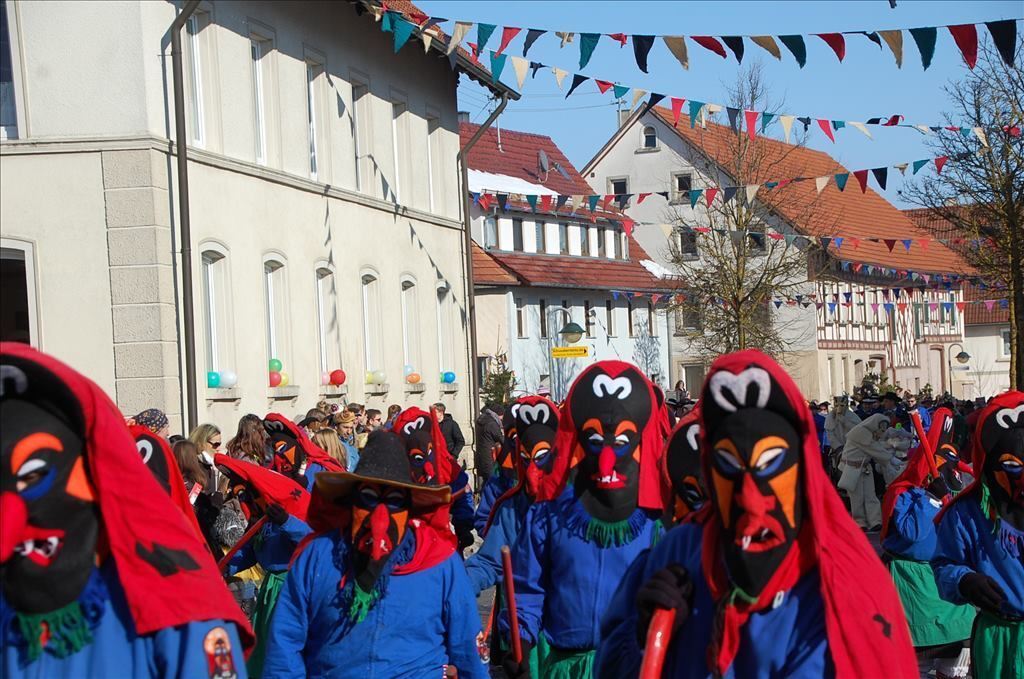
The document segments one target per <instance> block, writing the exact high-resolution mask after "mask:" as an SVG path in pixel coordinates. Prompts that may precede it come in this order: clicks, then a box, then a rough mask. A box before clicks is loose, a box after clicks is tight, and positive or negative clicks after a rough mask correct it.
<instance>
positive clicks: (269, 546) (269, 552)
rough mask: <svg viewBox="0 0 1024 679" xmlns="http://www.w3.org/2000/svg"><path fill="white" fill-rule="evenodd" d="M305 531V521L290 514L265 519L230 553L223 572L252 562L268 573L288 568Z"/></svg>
mask: <svg viewBox="0 0 1024 679" xmlns="http://www.w3.org/2000/svg"><path fill="white" fill-rule="evenodd" d="M317 466H319V465H317ZM309 532H310V528H309V526H308V525H307V524H306V522H305V521H302V520H301V519H298V518H296V517H294V516H291V515H289V516H288V520H287V521H285V522H284V523H283V524H281V525H280V526H279V525H277V524H276V523H274V522H272V521H267V522H265V523H264V524H263V527H262V528H261V529H260V532H259V533H257V534H256V535H255V536H253V538H252V539H251V540H249V542H247V543H246V544H245V545H244V546H243V547H242V548H241V549H239V550H238V551H237V552H235V555H234V556H233V557H231V561H230V562H229V563H228V568H227V575H234V574H235V573H238V572H239V571H244V570H246V569H247V568H252V567H253V566H255V565H256V564H259V565H260V566H262V567H263V569H264V570H267V571H270V572H271V573H280V572H281V571H286V570H288V562H289V561H291V558H292V552H294V551H295V548H296V547H297V546H298V544H299V542H301V541H302V538H304V537H306V536H307V535H308V534H309Z"/></svg>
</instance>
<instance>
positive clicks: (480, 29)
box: [476, 23, 500, 54]
mask: <svg viewBox="0 0 1024 679" xmlns="http://www.w3.org/2000/svg"><path fill="white" fill-rule="evenodd" d="M495 28H497V26H495V25H494V24H479V23H478V24H477V25H476V47H477V49H476V51H477V54H479V53H481V52H483V51H484V48H485V47H486V46H487V41H488V40H490V39H491V34H492V33H494V29H495ZM499 51H500V50H499Z"/></svg>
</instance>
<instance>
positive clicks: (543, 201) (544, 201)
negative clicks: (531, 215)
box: [540, 194, 551, 212]
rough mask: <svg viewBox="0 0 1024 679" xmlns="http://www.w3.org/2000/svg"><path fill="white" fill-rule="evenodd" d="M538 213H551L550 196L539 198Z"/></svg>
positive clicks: (545, 195)
mask: <svg viewBox="0 0 1024 679" xmlns="http://www.w3.org/2000/svg"><path fill="white" fill-rule="evenodd" d="M540 211H541V212H551V195H550V194H544V195H542V196H541V197H540Z"/></svg>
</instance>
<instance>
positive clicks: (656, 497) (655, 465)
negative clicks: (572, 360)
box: [537, 361, 666, 511]
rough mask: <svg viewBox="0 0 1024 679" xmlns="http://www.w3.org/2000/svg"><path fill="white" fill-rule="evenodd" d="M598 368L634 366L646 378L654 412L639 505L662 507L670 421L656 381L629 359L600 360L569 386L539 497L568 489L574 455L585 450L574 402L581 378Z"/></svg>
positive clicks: (644, 437)
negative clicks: (552, 457)
mask: <svg viewBox="0 0 1024 679" xmlns="http://www.w3.org/2000/svg"><path fill="white" fill-rule="evenodd" d="M595 370H600V371H603V372H604V373H606V374H607V375H609V376H610V377H612V378H615V377H617V376H619V375H621V374H622V373H623V372H625V371H626V370H633V371H635V372H636V373H637V374H638V375H640V377H642V378H643V380H644V383H645V385H646V387H647V391H648V397H649V398H650V403H651V412H650V416H649V417H648V418H647V423H646V424H645V425H644V428H643V431H642V432H641V433H640V446H639V447H640V489H639V497H638V500H637V502H638V506H640V507H642V508H644V509H654V510H658V511H661V510H662V509H664V505H663V504H662V502H663V497H664V492H663V489H662V484H661V457H662V452H663V450H664V447H665V437H664V431H663V429H664V427H665V424H666V421H665V420H663V419H662V416H661V409H659V407H658V400H657V396H656V395H655V392H654V385H653V384H651V382H650V380H648V379H647V378H646V376H644V374H643V372H641V371H640V369H639V368H637V367H636V366H635V365H633V364H632V363H626V362H625V361H599V362H597V363H594V364H593V365H591V366H589V367H587V368H586V369H585V370H583V372H581V373H580V374H579V375H578V376H577V377H576V379H575V380H574V381H573V384H572V387H570V388H569V395H568V396H566V398H565V401H564V402H563V403H562V415H561V417H560V418H559V420H558V434H557V435H556V436H555V460H554V462H553V463H552V465H551V473H550V474H549V475H548V476H546V477H545V478H544V479H542V480H541V483H540V486H539V488H538V489H537V501H538V502H543V501H547V500H554V499H555V498H557V497H558V496H559V495H561V494H562V491H564V490H565V484H566V483H567V482H568V480H569V472H570V471H571V470H572V466H573V465H572V460H573V457H574V456H575V455H576V454H577V452H578V451H580V450H581V446H580V442H579V439H578V437H577V435H576V423H575V422H573V419H572V407H571V404H572V403H573V397H574V396H575V394H576V387H577V385H579V383H580V380H581V379H582V378H583V377H584V376H585V375H587V374H588V373H590V372H593V371H595Z"/></svg>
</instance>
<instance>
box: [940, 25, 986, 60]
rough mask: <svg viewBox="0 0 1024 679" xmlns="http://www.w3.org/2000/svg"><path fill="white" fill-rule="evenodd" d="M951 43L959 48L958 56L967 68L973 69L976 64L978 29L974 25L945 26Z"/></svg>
mask: <svg viewBox="0 0 1024 679" xmlns="http://www.w3.org/2000/svg"><path fill="white" fill-rule="evenodd" d="M946 28H948V29H949V33H950V35H952V36H953V41H954V42H956V46H957V47H959V48H960V54H962V55H963V57H964V63H966V64H967V68H970V69H973V68H974V65H975V64H977V63H978V29H977V28H975V27H974V24H960V25H959V26H947V27H946Z"/></svg>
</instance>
